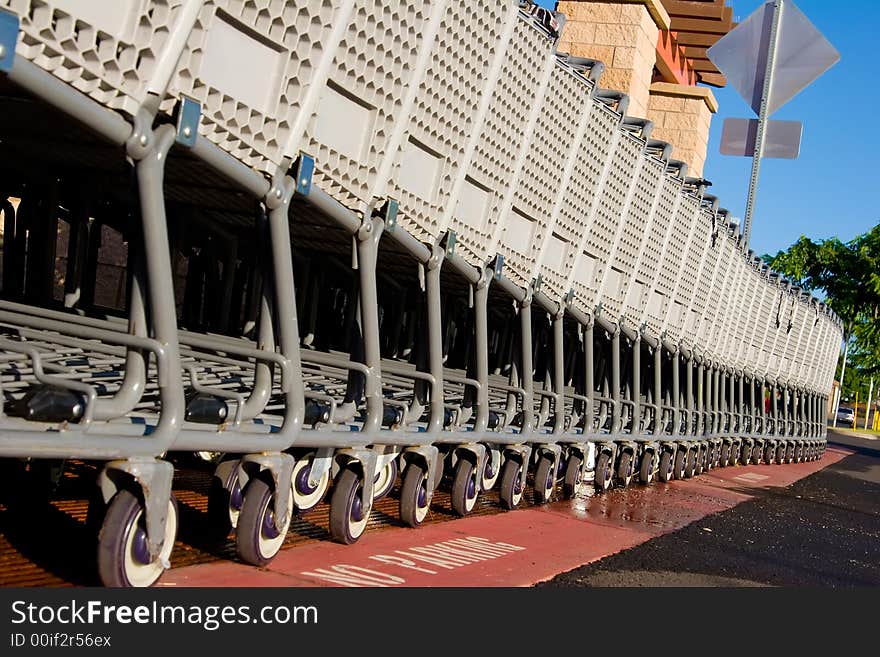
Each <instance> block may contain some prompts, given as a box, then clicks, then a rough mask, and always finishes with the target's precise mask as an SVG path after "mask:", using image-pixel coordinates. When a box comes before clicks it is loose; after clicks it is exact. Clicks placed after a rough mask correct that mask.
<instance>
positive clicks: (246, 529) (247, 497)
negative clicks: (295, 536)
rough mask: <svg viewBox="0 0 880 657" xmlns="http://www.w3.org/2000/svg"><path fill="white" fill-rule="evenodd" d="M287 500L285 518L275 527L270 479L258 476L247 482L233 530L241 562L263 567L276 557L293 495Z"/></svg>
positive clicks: (286, 524) (286, 523)
mask: <svg viewBox="0 0 880 657" xmlns="http://www.w3.org/2000/svg"><path fill="white" fill-rule="evenodd" d="M287 500H288V502H287V519H286V520H285V521H284V523H282V524H281V525H280V526H279V525H278V524H276V522H275V489H274V487H273V485H272V481H271V478H270V477H268V475H267V474H262V475H260V476H258V477H256V478H254V479H252V480H251V481H249V482H248V484H247V486H246V487H245V490H244V502H243V503H242V505H241V513H240V515H239V517H238V527H236V529H235V547H236V548H237V549H238V556H240V557H241V558H242V560H243V561H245V562H247V563H249V564H251V565H254V566H265V565H266V564H267V563H269V562H270V561H272V559H274V558H275V555H276V554H278V551H279V550H280V549H281V545H282V544H283V543H284V538H285V537H286V536H287V530H288V528H289V527H290V520H291V516H292V515H293V496H292V495H290V496H288V498H287Z"/></svg>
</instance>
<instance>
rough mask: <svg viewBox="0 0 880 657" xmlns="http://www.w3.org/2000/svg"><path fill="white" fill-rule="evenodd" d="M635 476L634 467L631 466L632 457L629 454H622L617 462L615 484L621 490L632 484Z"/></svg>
mask: <svg viewBox="0 0 880 657" xmlns="http://www.w3.org/2000/svg"><path fill="white" fill-rule="evenodd" d="M634 474H635V466H634V465H633V455H632V454H631V453H629V452H623V453H621V455H620V458H619V459H618V460H617V483H618V485H619V486H620V487H621V488H626V487H627V486H629V485H630V484H631V483H632V480H633V475H634Z"/></svg>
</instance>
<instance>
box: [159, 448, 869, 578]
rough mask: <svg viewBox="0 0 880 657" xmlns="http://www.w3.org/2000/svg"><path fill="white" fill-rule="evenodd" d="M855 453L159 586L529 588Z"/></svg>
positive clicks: (300, 552) (209, 567) (324, 545)
mask: <svg viewBox="0 0 880 657" xmlns="http://www.w3.org/2000/svg"><path fill="white" fill-rule="evenodd" d="M851 453H852V452H851V451H850V450H846V449H843V448H838V447H831V448H829V449H828V450H827V451H826V453H825V457H824V458H823V459H822V460H821V461H814V462H810V463H798V464H791V465H785V466H739V467H735V468H724V469H721V470H712V471H710V472H708V473H705V474H703V475H700V476H699V477H695V478H693V479H690V480H686V481H675V482H671V483H668V484H654V485H651V486H646V487H633V488H628V489H623V490H615V491H611V492H609V493H607V494H605V495H601V496H594V497H588V498H579V499H576V500H572V501H565V502H557V503H554V504H549V505H546V506H543V507H531V508H526V509H522V510H519V511H513V512H510V513H499V514H497V515H491V516H481V517H470V518H463V519H460V520H454V521H449V522H443V523H438V524H432V525H428V526H426V527H423V528H421V529H419V530H411V529H400V528H397V529H389V530H385V531H378V532H375V533H372V534H367V535H365V536H364V537H363V538H361V540H360V541H359V542H358V543H357V544H355V545H351V546H345V545H338V544H335V543H328V542H320V543H310V544H307V545H302V546H297V547H293V548H290V549H287V550H284V551H282V552H281V553H280V554H279V555H278V556H277V557H276V558H275V560H274V561H273V562H272V563H271V564H270V565H269V566H268V567H267V568H262V569H257V568H253V567H251V566H247V565H244V564H240V563H233V562H229V561H227V562H218V563H210V564H203V565H197V566H188V567H184V568H178V569H174V570H171V571H169V572H167V573H166V574H165V575H164V576H163V578H162V580H161V581H160V582H159V583H158V586H419V587H422V586H443V587H446V586H454V587H457V586H530V585H532V584H535V583H537V582H541V581H544V580H547V579H550V578H552V577H554V576H555V575H557V574H559V573H562V572H566V571H568V570H571V569H573V568H577V567H578V566H582V565H584V564H586V563H590V562H592V561H596V560H597V559H601V558H602V557H605V556H608V555H610V554H614V553H616V552H619V551H621V550H625V549H627V548H630V547H634V546H636V545H639V544H640V543H643V542H645V541H647V540H649V539H651V538H654V537H656V536H660V535H662V534H665V533H668V532H671V531H675V530H676V529H680V528H681V527H684V526H685V525H688V524H690V523H692V522H694V521H696V520H699V519H700V518H703V517H705V516H707V515H710V514H712V513H716V512H718V511H723V510H726V509H729V508H731V507H734V506H736V505H737V504H739V503H741V502H743V501H745V500H748V499H750V498H752V497H753V496H754V493H755V491H756V490H758V489H762V488H783V487H786V486H789V485H791V484H792V483H794V482H795V481H797V480H799V479H802V478H804V477H806V476H808V475H810V474H813V473H814V472H817V471H819V470H821V469H823V468H825V467H828V466H829V465H832V464H834V463H836V462H838V461H840V460H841V459H843V458H844V457H845V456H848V455H849V454H851Z"/></svg>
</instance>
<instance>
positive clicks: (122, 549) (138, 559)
mask: <svg viewBox="0 0 880 657" xmlns="http://www.w3.org/2000/svg"><path fill="white" fill-rule="evenodd" d="M167 513H168V515H167V520H166V522H165V542H164V543H163V545H162V552H161V553H160V554H159V555H158V556H157V557H152V558H151V557H150V552H149V549H148V546H147V522H146V514H145V513H144V503H143V502H142V501H141V500H140V499H139V498H138V497H137V496H136V495H135V494H134V493H132V492H130V491H127V490H121V491H119V492H118V493H116V495H114V496H113V499H112V500H110V504H109V505H108V507H107V513H106V515H105V516H104V523H103V524H102V526H101V532H100V534H99V535H98V574H99V575H100V577H101V581H102V582H103V583H104V586H114V587H133V586H137V587H145V586H152V585H153V584H154V583H155V582H156V581H157V580H158V579H159V577H161V575H162V573H163V572H165V567H166V564H168V560H169V558H170V557H171V551H172V550H173V549H174V538H175V536H177V501H176V500H175V499H174V497H173V496H172V498H171V499H170V500H168V512H167Z"/></svg>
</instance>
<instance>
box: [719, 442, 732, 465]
mask: <svg viewBox="0 0 880 657" xmlns="http://www.w3.org/2000/svg"><path fill="white" fill-rule="evenodd" d="M728 461H730V445H728V444H727V443H724V444H723V445H722V446H721V467H722V468H726V467H727V466H728V465H730V464H729V463H728Z"/></svg>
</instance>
